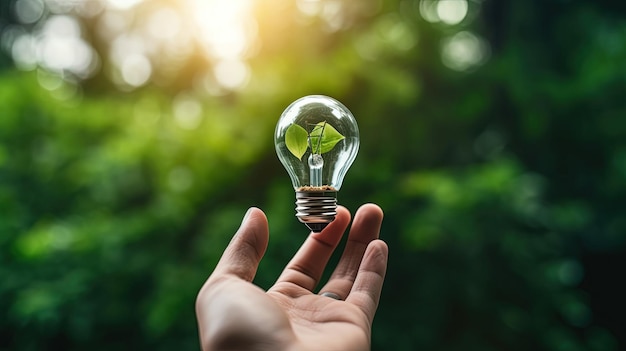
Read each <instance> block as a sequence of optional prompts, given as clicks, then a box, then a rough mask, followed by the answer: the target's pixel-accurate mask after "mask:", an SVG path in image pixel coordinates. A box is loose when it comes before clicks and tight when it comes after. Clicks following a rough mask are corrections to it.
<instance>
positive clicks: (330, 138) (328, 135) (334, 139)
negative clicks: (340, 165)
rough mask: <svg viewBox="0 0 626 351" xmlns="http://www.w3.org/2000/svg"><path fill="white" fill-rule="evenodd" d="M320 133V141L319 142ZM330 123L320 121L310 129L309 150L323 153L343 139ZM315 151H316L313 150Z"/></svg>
mask: <svg viewBox="0 0 626 351" xmlns="http://www.w3.org/2000/svg"><path fill="white" fill-rule="evenodd" d="M320 135H321V138H322V142H321V143H320V141H319V140H320ZM345 138H346V137H344V136H343V135H341V133H339V132H338V131H337V129H335V128H334V127H333V126H331V125H330V123H326V122H320V123H318V124H317V125H315V127H314V128H313V130H312V131H311V150H313V151H314V153H317V154H324V153H327V152H328V151H330V150H332V149H333V148H334V147H335V145H337V143H338V142H340V141H342V140H343V139H345ZM315 151H317V152H315Z"/></svg>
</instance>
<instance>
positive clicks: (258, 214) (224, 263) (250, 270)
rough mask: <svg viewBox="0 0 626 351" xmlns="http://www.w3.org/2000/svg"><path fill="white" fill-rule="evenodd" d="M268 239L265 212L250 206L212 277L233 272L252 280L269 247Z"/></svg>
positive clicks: (244, 278)
mask: <svg viewBox="0 0 626 351" xmlns="http://www.w3.org/2000/svg"><path fill="white" fill-rule="evenodd" d="M268 240H269V229H268V225H267V218H266V217H265V214H264V213H263V211H261V210H260V209H258V208H255V207H252V208H250V209H249V210H248V212H247V213H246V215H245V217H244V219H243V221H242V222H241V226H240V227H239V230H238V231H237V233H235V236H233V238H232V239H231V241H230V243H229V244H228V247H227V248H226V250H224V253H223V254H222V257H221V258H220V261H219V262H218V263H217V266H216V267H215V271H214V272H213V274H212V277H213V276H220V275H228V274H232V275H235V276H237V277H239V278H241V279H243V280H246V281H252V279H254V276H255V274H256V270H257V268H258V266H259V262H260V261H261V258H262V257H263V255H264V254H265V249H267V243H268Z"/></svg>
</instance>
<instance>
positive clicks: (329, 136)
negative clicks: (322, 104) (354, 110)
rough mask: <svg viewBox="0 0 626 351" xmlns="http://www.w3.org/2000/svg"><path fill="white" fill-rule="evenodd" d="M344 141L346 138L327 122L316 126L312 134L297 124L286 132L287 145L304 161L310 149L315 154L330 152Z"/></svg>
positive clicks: (290, 150)
mask: <svg viewBox="0 0 626 351" xmlns="http://www.w3.org/2000/svg"><path fill="white" fill-rule="evenodd" d="M343 139H345V137H344V136H343V135H341V133H339V132H338V131H337V129H335V128H334V127H333V126H331V125H330V124H329V123H327V122H326V121H323V122H319V123H317V124H315V125H314V126H313V129H312V130H311V132H308V131H307V130H306V129H304V128H303V127H302V126H300V125H298V124H295V123H294V124H292V125H290V126H289V127H288V128H287V131H286V132H285V145H286V146H287V149H288V150H289V152H291V153H292V154H293V155H294V156H295V157H297V158H298V159H302V156H304V154H305V153H306V151H307V150H308V149H309V148H311V153H313V154H323V153H326V152H329V151H330V150H332V149H333V148H334V147H335V145H337V143H338V142H340V141H341V140H343Z"/></svg>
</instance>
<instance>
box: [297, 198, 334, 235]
mask: <svg viewBox="0 0 626 351" xmlns="http://www.w3.org/2000/svg"><path fill="white" fill-rule="evenodd" d="M336 215H337V192H336V191H296V217H297V218H298V220H299V221H300V222H302V223H304V224H305V225H306V226H307V227H308V228H309V229H311V231H312V232H314V233H319V232H321V231H322V230H323V229H324V228H326V226H327V225H328V224H329V223H330V222H332V221H334V220H335V216H336Z"/></svg>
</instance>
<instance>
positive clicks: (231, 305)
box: [196, 204, 388, 351]
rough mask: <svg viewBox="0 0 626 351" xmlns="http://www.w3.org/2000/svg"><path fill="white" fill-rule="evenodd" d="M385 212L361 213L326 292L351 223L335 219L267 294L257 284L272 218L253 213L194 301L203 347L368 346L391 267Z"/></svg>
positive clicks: (347, 349) (366, 209)
mask: <svg viewBox="0 0 626 351" xmlns="http://www.w3.org/2000/svg"><path fill="white" fill-rule="evenodd" d="M382 219H383V212H382V210H381V209H380V208H379V207H378V206H376V205H374V204H366V205H363V206H362V207H361V208H359V210H358V211H357V213H356V215H355V218H354V222H353V224H352V227H351V230H350V233H349V235H348V241H347V243H346V246H345V249H344V252H343V254H342V256H341V258H340V260H339V263H338V264H337V266H336V267H335V270H334V272H333V274H332V275H331V277H330V278H329V280H328V281H327V282H326V284H325V285H324V286H323V287H322V288H321V289H320V290H319V292H320V293H324V292H331V293H334V294H337V295H338V296H339V297H340V298H341V299H340V300H336V299H333V298H330V297H327V296H323V295H320V294H319V293H315V292H314V289H315V287H316V286H317V284H318V283H319V280H320V277H321V276H322V273H323V272H324V268H325V267H326V264H327V262H328V259H329V258H330V256H331V254H332V252H333V251H334V250H335V248H336V247H337V244H338V243H339V241H340V240H341V237H342V235H343V233H344V232H345V230H346V228H347V227H348V224H349V222H350V212H349V211H348V210H347V209H345V208H344V207H341V206H340V207H338V209H337V217H336V219H335V220H334V221H333V222H332V223H331V224H329V225H328V227H326V228H325V229H324V230H323V231H322V232H321V233H311V234H310V235H309V237H308V238H307V239H306V240H305V242H304V243H303V244H302V246H301V247H300V249H299V250H298V252H297V253H296V254H295V255H294V257H293V258H292V259H291V261H290V262H289V263H288V264H287V266H286V267H285V270H284V271H283V272H282V274H281V275H280V277H279V278H278V280H277V281H276V283H275V284H274V285H273V286H272V287H271V288H270V289H269V290H268V291H264V290H262V289H261V288H259V287H258V286H256V285H254V284H252V283H251V282H252V279H253V278H254V276H255V274H256V270H257V267H258V265H259V262H260V260H261V258H262V257H263V255H264V253H265V250H266V248H267V243H268V239H269V229H268V224H267V218H266V216H265V214H264V213H263V211H261V210H260V209H258V208H251V209H250V210H248V212H247V214H246V216H245V217H244V220H243V222H242V224H241V227H240V228H239V230H238V231H237V233H236V234H235V236H234V237H233V239H232V240H231V242H230V244H229V245H228V247H227V248H226V250H225V251H224V253H223V255H222V257H221V259H220V261H219V262H218V264H217V266H216V267H215V270H214V271H213V273H212V274H211V276H210V277H209V278H208V280H207V281H206V283H205V284H204V286H203V287H202V289H201V290H200V292H199V294H198V298H197V300H196V316H197V319H198V328H199V333H200V342H201V345H202V348H203V350H205V351H208V350H249V351H255V350H272V351H280V350H289V351H300V350H303V351H306V350H311V351H313V350H338V351H339V350H341V351H351V350H355V351H356V350H359V351H360V350H369V349H370V341H371V328H372V322H373V320H374V314H375V313H376V308H377V307H378V301H379V298H380V293H381V290H382V286H383V280H384V277H385V271H386V269H387V256H388V248H387V245H386V244H385V243H384V242H383V241H382V240H380V239H378V236H379V232H380V227H381V223H382Z"/></svg>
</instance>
